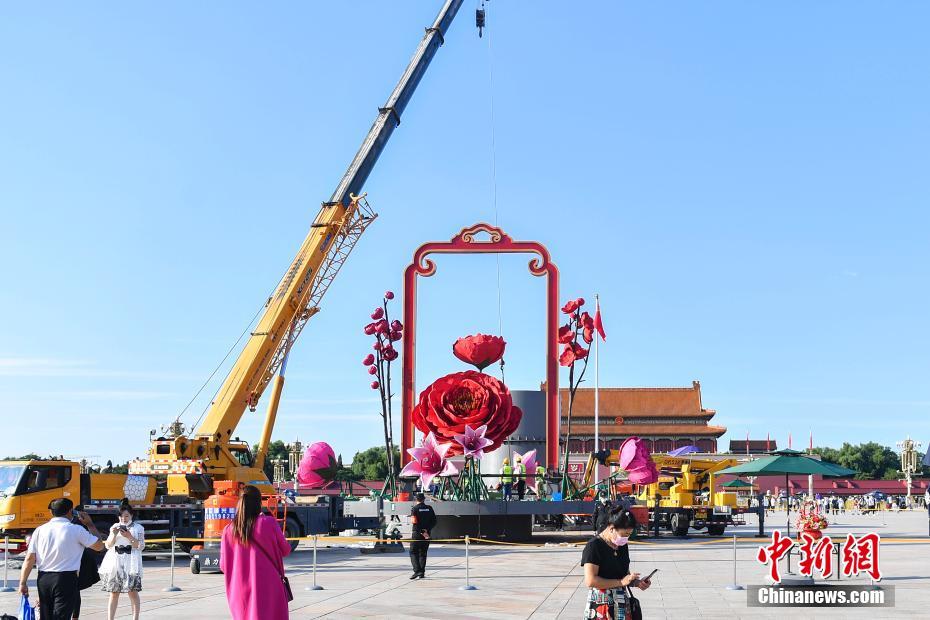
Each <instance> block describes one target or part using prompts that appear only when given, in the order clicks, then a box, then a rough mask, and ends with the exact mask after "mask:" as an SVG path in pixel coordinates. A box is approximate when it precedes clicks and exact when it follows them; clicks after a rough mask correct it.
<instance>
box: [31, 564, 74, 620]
mask: <svg viewBox="0 0 930 620" xmlns="http://www.w3.org/2000/svg"><path fill="white" fill-rule="evenodd" d="M36 587H37V589H38V590H39V609H41V610H42V620H71V616H72V615H73V614H74V604H75V602H76V600H77V597H78V593H79V592H80V590H78V574H77V571H69V572H66V573H44V572H42V571H39V578H38V579H37V580H36Z"/></svg>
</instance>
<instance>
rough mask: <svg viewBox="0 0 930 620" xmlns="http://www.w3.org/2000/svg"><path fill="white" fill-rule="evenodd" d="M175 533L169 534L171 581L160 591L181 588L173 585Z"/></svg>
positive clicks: (172, 590) (177, 590) (171, 590)
mask: <svg viewBox="0 0 930 620" xmlns="http://www.w3.org/2000/svg"><path fill="white" fill-rule="evenodd" d="M175 536H176V535H175V534H172V535H171V581H170V583H169V584H168V587H167V588H164V589H163V590H162V592H180V591H181V588H179V587H177V586H176V585H174V548H175V547H176V546H177V539H176V538H175Z"/></svg>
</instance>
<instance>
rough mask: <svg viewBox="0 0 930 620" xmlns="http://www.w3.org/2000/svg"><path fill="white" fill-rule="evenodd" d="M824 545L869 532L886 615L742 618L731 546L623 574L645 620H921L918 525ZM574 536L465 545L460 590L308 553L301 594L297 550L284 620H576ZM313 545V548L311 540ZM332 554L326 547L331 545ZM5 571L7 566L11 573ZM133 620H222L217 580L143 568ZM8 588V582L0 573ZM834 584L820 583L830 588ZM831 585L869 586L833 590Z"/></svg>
mask: <svg viewBox="0 0 930 620" xmlns="http://www.w3.org/2000/svg"><path fill="white" fill-rule="evenodd" d="M832 519H833V524H832V525H831V528H830V529H829V530H828V533H829V534H830V535H832V536H833V537H835V538H841V537H845V535H846V533H847V532H854V533H857V534H861V533H864V532H866V531H876V532H878V533H880V534H881V535H882V536H883V538H884V539H885V540H884V541H883V544H882V547H881V567H882V571H883V573H884V575H885V579H884V580H883V584H884V585H894V586H895V588H896V604H895V607H893V608H882V609H876V608H872V609H858V610H849V609H817V610H814V609H811V608H807V609H805V608H797V609H790V610H786V609H775V608H769V609H766V608H748V607H747V605H746V596H747V595H746V592H745V591H730V590H727V589H726V585H727V584H730V583H731V582H732V581H733V546H732V538H729V539H727V538H724V539H720V538H708V537H706V536H701V535H696V536H694V537H692V538H690V539H687V540H679V539H663V540H660V541H657V542H656V541H650V540H644V541H641V542H638V543H636V544H634V545H633V547H632V548H631V556H632V559H633V568H634V570H637V571H640V572H644V573H646V572H649V571H651V570H652V569H653V568H658V569H659V573H658V574H657V576H656V577H655V579H654V585H653V587H652V588H651V589H650V590H649V591H648V592H642V593H640V595H639V598H640V600H641V602H642V605H643V610H644V615H645V617H646V618H784V617H788V616H790V617H791V618H792V619H793V620H794V619H800V618H813V617H817V618H831V617H835V618H846V617H853V618H903V617H912V618H916V617H923V618H927V617H930V537H928V535H927V534H928V520H927V513H925V512H915V513H900V514H894V513H888V514H886V515H877V516H858V515H839V516H837V517H833V518H832ZM784 521H785V514H784V513H783V512H782V513H776V514H775V515H773V516H770V517H769V518H768V519H767V521H766V531H767V533H768V532H771V529H772V527H775V526H780V527H782V528H783V527H784ZM755 532H756V529H755V527H754V526H753V524H752V523H751V522H750V523H749V524H747V525H746V526H742V527H739V528H736V530H735V533H737V535H738V536H739V537H740V539H741V541H740V542H738V545H737V580H738V582H739V583H740V584H743V585H749V584H757V585H760V584H762V583H763V579H764V576H765V574H766V571H767V568H766V567H763V566H762V565H760V564H758V563H757V562H756V560H755V555H756V551H757V549H758V546H759V545H760V544H761V543H760V541H758V540H756V539H755V538H754V536H755ZM584 537H585V535H584V533H578V532H575V533H563V534H558V535H552V536H546V537H545V538H542V537H541V540H547V541H550V542H549V543H548V544H542V545H539V546H497V545H493V546H492V545H473V546H472V547H471V557H470V574H471V582H472V584H474V585H475V586H477V587H478V590H474V591H462V590H460V589H459V587H460V586H462V585H464V579H465V571H464V566H465V561H464V547H463V546H462V545H457V544H444V545H439V544H434V545H433V548H431V550H430V557H429V568H428V571H427V579H425V580H417V581H410V580H409V579H408V577H409V575H410V564H409V560H408V558H407V555H406V554H379V555H363V554H361V553H360V552H359V550H358V548H357V547H350V546H345V545H341V546H330V547H325V546H322V543H321V547H320V550H319V553H318V575H317V577H318V582H319V584H320V585H322V586H323V587H324V588H325V589H324V590H322V591H307V590H306V589H305V588H306V587H307V586H309V585H310V584H311V583H312V576H311V570H312V553H311V551H310V549H309V547H307V546H306V545H304V544H302V545H301V547H300V548H299V549H298V551H297V552H296V553H295V554H293V555H292V556H291V557H290V558H289V559H288V561H287V569H288V575H289V578H290V580H291V584H292V587H293V590H294V595H295V600H294V601H293V603H292V604H291V616H292V617H294V618H337V617H338V618H401V617H409V618H579V617H580V614H581V611H582V608H583V606H584V600H585V595H586V591H585V588H584V586H583V585H582V569H581V566H580V565H579V560H580V558H581V549H580V547H579V546H577V545H574V544H572V543H574V542H577V541H583V540H584ZM321 540H322V539H321ZM333 544H334V545H336V544H337V543H333ZM11 565H12V564H11ZM145 571H146V572H145V579H144V584H145V591H144V592H143V593H142V600H143V612H142V617H143V618H179V617H186V618H198V619H208V618H228V617H229V614H228V611H227V607H226V598H225V594H224V589H223V579H222V576H221V575H219V574H202V575H192V574H191V573H190V571H189V569H188V567H187V558H186V556H183V555H178V567H177V570H176V572H175V582H176V584H177V585H178V586H180V587H181V588H182V591H180V592H173V593H167V592H162V588H164V587H165V586H166V585H168V580H169V569H168V560H167V557H166V556H165V555H163V554H160V553H159V554H157V556H155V557H152V558H151V559H148V560H146V563H145ZM10 576H11V581H12V582H14V583H15V581H16V579H17V578H18V570H13V569H12V568H11V570H10ZM832 581H833V580H832V579H831V582H832ZM841 583H868V580H867V579H866V580H863V579H853V580H845V579H844V580H843V581H842V582H841ZM106 596H107V595H106V594H105V593H103V592H100V591H98V590H96V589H95V588H91V589H90V590H88V591H85V593H84V611H83V613H82V616H81V617H82V618H88V619H90V618H105V617H106V616H105V611H104V609H105V602H106ZM17 602H18V595H17V594H0V612H6V613H15V610H16V606H17ZM128 610H129V606H128V600H124V601H122V607H121V612H120V614H119V617H120V618H124V617H129V613H128Z"/></svg>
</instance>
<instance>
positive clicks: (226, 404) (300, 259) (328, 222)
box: [130, 0, 462, 498]
mask: <svg viewBox="0 0 930 620" xmlns="http://www.w3.org/2000/svg"><path fill="white" fill-rule="evenodd" d="M461 4H462V0H446V1H445V2H444V4H443V7H442V9H441V10H440V12H439V15H438V16H437V17H436V20H435V21H434V22H433V25H432V26H431V27H429V28H427V29H426V33H425V34H424V36H423V39H422V40H421V41H420V44H419V46H418V47H417V49H416V51H415V52H414V54H413V57H412V58H411V60H410V62H409V64H408V65H407V68H406V70H405V71H404V73H403V75H402V76H401V78H400V81H399V82H398V83H397V86H395V88H394V90H393V91H392V92H391V95H390V97H389V98H388V100H387V103H385V104H384V106H383V107H381V108H379V109H378V116H377V118H376V119H375V122H374V124H373V125H372V126H371V129H370V130H369V132H368V135H367V136H366V137H365V140H364V141H363V142H362V145H361V147H360V148H359V150H358V152H357V153H356V155H355V158H354V159H353V160H352V163H351V164H350V165H349V167H348V169H347V170H346V173H345V174H344V175H343V177H342V180H341V181H340V182H339V185H338V186H337V187H336V190H335V191H334V192H333V195H332V197H331V198H330V199H329V200H328V201H327V202H325V203H323V206H322V208H321V209H320V212H319V213H318V214H317V216H316V219H315V220H314V221H313V224H312V225H311V226H310V232H309V233H308V234H307V237H306V239H304V242H303V244H302V245H301V246H300V250H299V251H298V252H297V256H296V257H295V258H294V260H293V262H292V263H291V265H290V267H289V268H288V270H287V271H286V272H285V274H284V277H283V278H282V279H281V281H280V283H279V284H278V287H277V288H276V289H275V292H274V294H273V295H272V296H271V297H270V298H269V299H268V301H267V303H266V304H265V311H264V314H263V316H262V317H261V319H260V320H259V323H258V325H257V327H256V329H255V331H254V332H252V333H251V336H250V338H249V340H248V342H247V343H246V345H245V347H244V349H243V350H242V352H241V353H240V354H239V357H238V359H237V360H236V363H235V365H234V366H233V367H232V369H231V370H230V371H229V374H228V375H227V376H226V380H225V381H224V382H223V385H222V387H221V388H220V390H219V392H217V395H216V398H215V400H214V401H213V402H212V403H211V405H210V409H209V411H208V412H207V414H206V418H205V419H204V421H203V424H201V425H200V426H199V427H198V428H197V430H196V431H195V432H194V433H192V434H190V435H188V434H186V433H185V431H184V427H183V425H181V424H180V422H179V421H177V420H176V421H175V422H174V423H173V424H172V425H170V427H169V429H170V431H169V432H168V436H166V437H157V438H155V439H154V440H153V441H152V444H151V448H150V449H149V454H148V457H147V458H146V459H140V460H137V461H133V462H132V463H130V473H133V474H146V475H166V476H167V478H168V495H169V496H171V497H193V498H205V497H208V496H209V495H211V494H212V492H213V482H214V481H218V480H229V481H233V482H242V483H244V484H254V485H256V486H258V487H259V488H261V489H262V490H263V491H264V492H272V487H271V485H270V483H269V481H268V479H267V477H266V476H265V474H264V472H263V469H262V468H263V466H264V463H265V458H266V456H267V450H268V442H269V441H270V439H271V431H272V429H273V428H274V422H275V416H276V415H277V410H278V403H279V402H280V399H281V389H282V387H283V385H284V374H285V370H286V368H287V358H288V354H289V353H290V350H291V347H292V346H293V345H294V342H295V341H296V340H297V337H298V336H299V335H300V332H301V330H302V329H303V328H304V326H305V325H306V323H307V321H308V320H309V319H310V318H311V317H312V316H313V315H314V314H316V313H317V312H319V311H320V300H321V299H322V298H323V295H324V294H325V293H326V290H327V289H328V288H329V286H330V284H332V282H333V279H334V278H335V277H336V275H337V274H338V273H339V269H340V268H341V267H342V265H343V264H344V263H345V260H346V258H348V256H349V253H350V252H351V251H352V248H353V247H355V244H356V243H357V242H358V240H359V238H360V237H361V235H362V233H363V232H365V229H366V228H367V227H368V226H369V225H370V224H371V222H372V221H373V220H374V219H375V217H376V214H375V213H374V212H373V211H372V210H371V208H370V207H369V205H368V203H367V202H366V200H365V197H364V195H363V194H361V189H362V186H363V184H364V182H365V180H366V179H367V178H368V175H369V173H370V172H371V170H372V168H373V167H374V165H375V162H376V161H377V160H378V156H379V155H380V154H381V152H382V151H383V149H384V146H385V145H386V144H387V141H388V139H389V138H390V136H391V133H392V132H393V131H394V128H395V127H396V126H397V125H399V124H400V119H401V115H402V113H403V111H404V108H405V107H406V106H407V103H408V102H409V101H410V98H411V96H412V95H413V92H414V91H415V90H416V87H417V84H418V83H419V82H420V79H421V78H422V77H423V74H424V72H425V71H426V68H427V66H429V63H430V61H431V60H432V58H433V56H434V55H435V53H436V50H437V49H439V47H440V46H441V45H442V43H443V37H444V35H445V33H446V31H447V30H448V28H449V25H450V24H451V22H452V20H453V18H454V17H455V14H456V13H457V12H458V10H459V8H460V6H461ZM269 385H271V395H270V398H269V400H268V408H267V413H266V415H265V423H264V428H263V430H262V435H261V439H260V440H259V443H258V451H257V453H256V454H255V455H254V458H253V455H252V454H251V451H250V450H249V446H248V443H247V442H244V441H240V440H238V438H237V437H234V436H233V433H234V431H235V429H236V426H237V425H238V423H239V420H240V419H241V418H242V416H243V415H244V414H245V411H246V409H248V410H249V411H255V409H256V407H257V406H258V402H259V399H260V398H261V397H262V394H263V393H264V392H265V389H266V388H267V387H268V386H269Z"/></svg>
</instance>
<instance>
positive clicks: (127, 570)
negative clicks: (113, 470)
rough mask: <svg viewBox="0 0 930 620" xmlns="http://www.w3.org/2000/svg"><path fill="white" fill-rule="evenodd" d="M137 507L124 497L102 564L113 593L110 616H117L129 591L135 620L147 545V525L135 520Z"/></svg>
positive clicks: (106, 584) (108, 589)
mask: <svg viewBox="0 0 930 620" xmlns="http://www.w3.org/2000/svg"><path fill="white" fill-rule="evenodd" d="M134 517H135V510H134V509H133V507H132V506H131V505H130V504H129V500H128V499H126V498H123V501H122V503H121V504H120V507H119V521H117V522H116V523H114V524H113V527H111V528H110V536H109V537H108V538H107V541H106V543H105V545H106V547H107V554H106V556H104V558H103V562H102V563H101V564H100V578H101V580H102V581H103V591H104V592H109V593H110V604H109V607H108V608H107V620H113V619H114V618H115V617H116V608H117V606H118V605H119V595H120V593H121V592H126V593H127V594H128V595H129V602H130V604H131V605H132V617H133V620H139V608H140V606H141V601H140V599H139V592H141V591H142V549H143V548H145V529H144V528H143V527H142V526H141V525H139V524H138V523H136V522H134V521H133V518H134Z"/></svg>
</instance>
